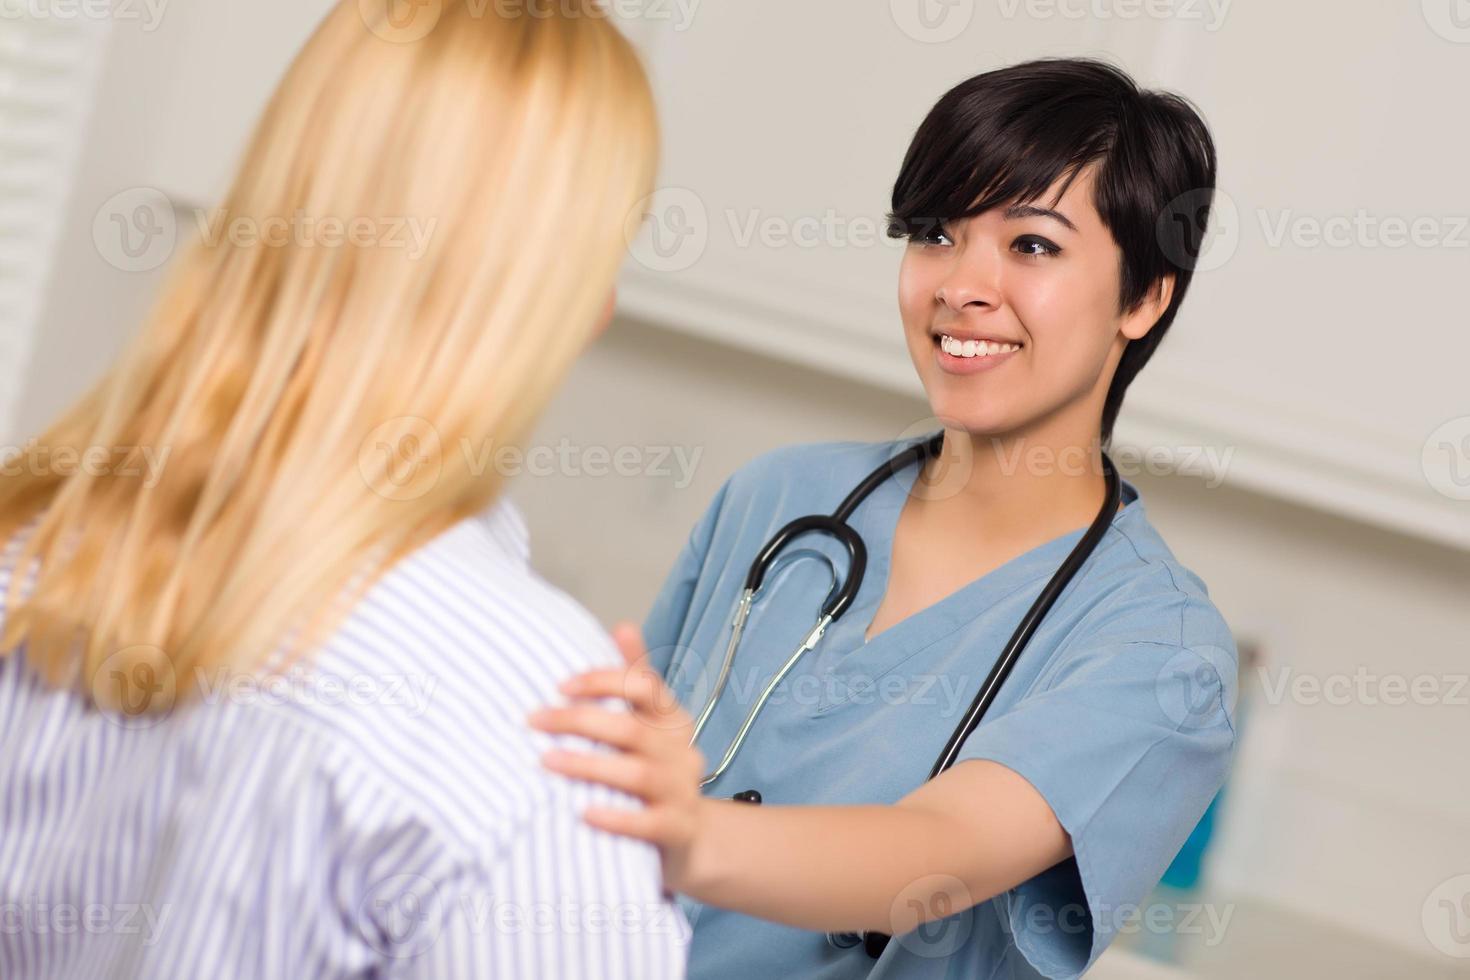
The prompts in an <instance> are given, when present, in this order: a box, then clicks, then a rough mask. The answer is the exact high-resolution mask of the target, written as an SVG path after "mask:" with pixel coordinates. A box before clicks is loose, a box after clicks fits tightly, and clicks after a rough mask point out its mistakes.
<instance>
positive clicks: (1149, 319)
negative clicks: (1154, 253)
mask: <svg viewBox="0 0 1470 980" xmlns="http://www.w3.org/2000/svg"><path fill="white" fill-rule="evenodd" d="M1173 299H1174V274H1173V273H1168V274H1167V275H1163V276H1160V277H1159V278H1158V279H1155V280H1154V284H1153V286H1152V287H1151V288H1150V289H1149V291H1148V295H1146V296H1144V297H1143V299H1141V300H1139V302H1138V305H1137V306H1136V307H1134V308H1133V309H1132V310H1130V311H1128V312H1127V313H1124V314H1123V322H1122V323H1121V324H1120V325H1119V327H1118V332H1119V333H1121V334H1122V335H1123V336H1125V337H1127V338H1128V339H1129V340H1139V339H1141V338H1143V337H1144V336H1145V335H1146V334H1147V333H1148V332H1149V331H1150V330H1152V329H1153V327H1154V324H1156V323H1158V322H1159V318H1160V317H1162V316H1163V315H1164V313H1165V312H1167V311H1168V309H1169V303H1170V302H1172V301H1173Z"/></svg>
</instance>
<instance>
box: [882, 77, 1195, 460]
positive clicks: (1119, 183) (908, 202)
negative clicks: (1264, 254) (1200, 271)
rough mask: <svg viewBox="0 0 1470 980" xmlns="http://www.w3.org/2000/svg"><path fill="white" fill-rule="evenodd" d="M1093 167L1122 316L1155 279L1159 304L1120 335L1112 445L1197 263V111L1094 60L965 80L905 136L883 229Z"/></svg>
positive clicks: (916, 227) (1106, 423)
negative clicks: (1115, 256)
mask: <svg viewBox="0 0 1470 980" xmlns="http://www.w3.org/2000/svg"><path fill="white" fill-rule="evenodd" d="M1092 163H1097V164H1098V172H1097V179H1096V183H1095V190H1094V201H1093V204H1094V206H1095V207H1096V208H1097V212H1098V215H1099V216H1100V217H1101V218H1102V221H1103V224H1104V225H1106V226H1107V228H1108V229H1109V230H1110V231H1111V232H1112V235H1113V239H1114V240H1115V241H1116V242H1117V243H1118V246H1119V248H1120V249H1121V250H1122V253H1123V257H1122V268H1121V269H1120V287H1119V293H1120V295H1119V298H1118V302H1119V310H1120V312H1128V311H1130V310H1133V309H1135V308H1137V306H1138V304H1139V303H1140V302H1141V301H1142V300H1143V299H1144V298H1146V297H1147V296H1148V294H1149V292H1150V291H1151V290H1152V288H1153V287H1154V286H1155V284H1156V283H1158V282H1159V281H1160V280H1161V279H1163V278H1164V277H1165V276H1167V275H1170V274H1172V275H1173V276H1174V279H1175V282H1174V293H1173V297H1172V299H1171V302H1170V303H1169V308H1168V309H1167V310H1166V311H1165V312H1164V315H1163V316H1161V317H1159V320H1158V322H1157V323H1155V324H1154V326H1153V328H1152V329H1150V330H1149V332H1148V334H1147V335H1145V336H1144V337H1143V338H1142V339H1141V340H1134V341H1130V342H1129V344H1128V346H1127V348H1126V349H1125V350H1124V352H1123V358H1122V360H1121V361H1120V362H1119V364H1118V369H1117V373H1116V374H1115V375H1114V377H1113V381H1112V386H1111V387H1110V388H1109V389H1108V396H1107V401H1106V403H1105V404H1104V407H1103V416H1102V433H1101V435H1102V442H1103V445H1104V446H1106V445H1108V444H1109V443H1110V442H1111V440H1112V435H1113V424H1114V422H1115V421H1116V420H1117V417H1118V410H1119V409H1120V408H1121V407H1122V404H1123V395H1124V393H1125V392H1126V391H1127V390H1128V385H1129V384H1130V383H1132V381H1133V379H1134V377H1136V376H1137V375H1138V372H1139V371H1140V370H1141V369H1142V368H1143V366H1144V364H1146V363H1148V360H1149V358H1150V357H1152V356H1153V352H1154V350H1155V348H1157V347H1158V346H1159V343H1160V341H1162V340H1163V338H1164V334H1165V333H1166V332H1168V329H1169V325H1170V324H1171V323H1173V322H1174V315H1175V314H1176V313H1177V312H1178V310H1179V304H1180V303H1182V302H1183V301H1184V294H1185V293H1186V292H1187V291H1188V289H1189V283H1190V280H1191V279H1192V278H1193V273H1194V266H1195V263H1196V261H1197V260H1198V258H1199V253H1200V248H1201V245H1202V242H1203V239H1204V231H1205V227H1206V225H1207V223H1208V220H1209V213H1210V207H1211V203H1212V201H1213V200H1214V192H1215V166H1216V161H1215V144H1214V141H1213V140H1212V139H1211V137H1210V131H1209V129H1208V127H1207V126H1206V125H1205V123H1204V121H1203V119H1201V117H1200V114H1199V112H1198V111H1197V110H1196V109H1195V108H1194V106H1193V105H1192V104H1191V103H1190V102H1188V101H1187V100H1186V99H1184V98H1183V97H1181V96H1178V95H1175V94H1173V93H1170V92H1162V91H1149V90H1145V89H1141V88H1140V87H1139V86H1138V84H1137V83H1136V82H1135V81H1134V80H1133V79H1132V77H1130V76H1129V75H1128V73H1127V72H1125V71H1123V70H1122V69H1121V68H1118V67H1116V66H1114V65H1112V64H1109V63H1107V62H1105V61H1099V60H1095V59H1092V58H1042V59H1038V60H1034V61H1026V62H1022V63H1020V64H1016V65H1011V66H1009V67H1005V68H999V69H996V70H994V71H988V72H985V73H984V74H981V75H976V76H975V77H974V78H971V79H969V80H968V81H965V82H961V83H960V84H959V85H957V86H955V87H954V88H953V89H951V90H950V91H949V92H947V93H946V94H945V95H944V97H943V98H941V99H940V100H939V102H938V104H937V105H935V106H934V108H933V109H932V110H931V111H930V113H929V115H928V117H927V118H925V120H924V122H923V124H922V125H921V126H920V127H919V130H918V132H917V133H916V134H915V135H914V139H913V143H912V144H910V146H909V150H908V153H907V155H906V156H905V157H904V161H903V167H902V168H901V170H900V171H899V175H898V180H897V181H896V182H895V183H894V185H893V204H892V210H891V211H890V212H889V215H888V221H889V230H888V234H889V235H890V236H892V237H894V238H905V237H913V236H915V235H922V234H927V233H928V232H930V231H932V230H933V229H934V227H935V225H936V224H938V223H940V222H943V221H953V220H958V219H961V218H968V217H973V216H974V215H977V214H980V213H981V212H983V211H988V210H990V209H991V208H993V207H996V206H999V205H1008V204H1012V203H1016V202H1020V201H1030V200H1034V199H1036V198H1038V197H1040V195H1041V194H1043V193H1045V191H1046V189H1047V188H1048V187H1050V186H1051V185H1052V184H1053V183H1054V182H1056V181H1057V180H1058V179H1059V178H1061V177H1063V176H1065V177H1066V184H1064V186H1069V185H1070V184H1071V182H1072V181H1073V180H1074V179H1076V176H1077V174H1078V173H1079V172H1080V171H1081V170H1083V169H1084V168H1085V167H1086V166H1088V165H1089V164H1092Z"/></svg>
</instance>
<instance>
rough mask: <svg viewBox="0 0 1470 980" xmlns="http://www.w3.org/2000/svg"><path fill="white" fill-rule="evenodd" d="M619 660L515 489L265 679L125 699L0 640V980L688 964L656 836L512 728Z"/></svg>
mask: <svg viewBox="0 0 1470 980" xmlns="http://www.w3.org/2000/svg"><path fill="white" fill-rule="evenodd" d="M17 544H18V540H17V541H13V542H11V550H10V551H9V552H7V555H6V560H4V561H0V622H3V619H4V612H5V610H4V605H3V602H4V600H3V590H4V589H5V588H6V587H7V586H8V584H9V577H10V574H11V572H10V566H11V565H13V564H14V557H15V552H14V549H15V547H16V546H17ZM618 662H619V657H618V654H617V651H616V650H615V649H614V648H613V646H612V643H611V641H610V640H609V639H608V637H607V636H606V634H605V633H604V632H603V631H602V629H601V628H600V627H599V626H598V625H597V624H596V622H595V621H594V620H593V619H592V618H591V617H590V616H589V615H588V614H587V613H586V612H585V611H584V610H583V609H581V608H580V607H579V606H577V605H576V604H575V603H574V602H572V601H571V600H570V599H568V598H567V597H566V596H565V595H563V594H562V593H561V592H559V591H558V590H556V589H555V588H553V587H552V586H550V585H548V584H547V583H546V582H545V581H543V580H542V579H540V578H539V577H538V576H537V575H536V574H535V573H534V572H533V571H532V570H531V568H530V566H529V564H528V547H527V536H526V531H525V525H524V523H523V522H522V520H521V518H520V515H519V514H518V513H517V512H516V510H515V509H514V507H513V506H512V505H511V504H509V502H502V503H500V504H498V505H497V506H495V507H494V508H492V509H491V510H489V511H487V512H486V513H485V514H483V515H480V516H477V517H474V518H471V519H468V520H465V521H462V522H460V523H459V524H457V525H455V526H454V527H452V528H450V529H449V530H447V531H446V532H444V533H443V534H442V535H440V536H439V537H437V538H436V539H434V540H433V541H432V542H430V543H429V544H427V545H426V546H424V547H423V548H421V549H419V550H418V551H417V552H415V553H414V554H412V555H409V556H408V557H407V558H406V559H404V560H403V561H402V562H401V563H399V564H398V565H397V566H395V567H394V568H393V569H392V570H391V571H389V572H388V573H387V574H386V575H385V576H384V577H383V578H382V579H381V580H380V581H379V582H378V583H377V584H376V585H375V586H374V587H373V588H372V590H371V591H370V592H369V593H368V595H367V596H366V597H365V598H364V599H363V600H362V601H361V602H360V603H359V604H358V605H357V606H356V607H355V608H354V610H353V611H352V613H351V614H350V615H349V616H348V618H347V619H346V620H345V621H344V622H343V624H342V625H341V627H340V628H339V629H338V630H337V632H336V633H335V635H334V636H333V637H332V639H331V640H330V641H329V642H328V643H327V644H326V645H325V646H324V647H323V648H322V649H321V650H319V651H318V652H316V653H315V654H313V655H312V656H311V657H310V658H309V659H308V660H307V661H306V662H305V663H304V664H303V665H302V666H301V668H300V669H296V668H293V669H292V670H291V672H289V673H288V674H287V675H285V676H284V677H283V678H280V679H278V680H277V681H274V682H272V683H261V682H259V681H256V680H252V679H250V678H248V677H246V676H244V675H240V676H230V675H225V674H221V673H218V672H212V671H204V672H203V673H201V674H199V675H196V676H195V677H193V678H189V679H176V680H177V684H178V685H179V686H180V687H182V686H183V685H184V684H186V683H189V684H194V685H196V686H197V690H198V691H199V692H200V693H199V695H198V696H197V697H196V698H195V699H194V702H193V703H192V704H184V705H182V706H181V707H180V708H178V709H177V710H175V711H171V712H167V713H164V714H162V715H145V714H138V715H133V716H128V715H126V714H117V713H104V712H100V711H98V710H96V709H90V708H88V707H86V705H85V704H84V702H83V699H82V698H80V697H79V696H78V695H77V694H76V693H74V692H70V691H59V690H55V689H51V688H48V687H46V686H45V685H44V684H42V683H41V682H40V680H39V679H38V678H36V677H35V676H34V674H33V673H32V672H31V671H30V670H29V669H28V668H27V667H26V665H25V651H24V648H23V647H22V648H21V649H20V650H19V651H17V652H16V653H14V654H12V655H11V656H8V657H5V658H0V977H4V978H5V980H21V978H31V977H47V978H52V977H77V978H83V977H84V978H88V980H91V978H94V977H149V978H152V977H188V978H195V977H206V976H207V977H270V978H290V977H347V976H354V977H363V976H394V977H425V978H428V977H434V978H445V977H471V976H473V977H507V978H521V977H526V978H540V977H609V978H624V977H626V978H630V980H643V978H655V980H657V978H665V977H670V978H677V977H682V976H683V975H684V961H685V950H686V947H687V944H688V938H689V927H688V923H687V921H686V920H685V919H684V918H683V916H682V914H681V913H680V912H679V911H678V909H677V907H676V906H675V905H674V904H673V903H672V902H671V901H670V900H669V899H668V897H667V896H666V895H665V894H664V893H663V891H662V888H661V885H660V871H659V861H658V854H657V852H656V850H655V849H654V848H652V847H651V846H648V845H644V844H641V843H638V842H633V841H627V840H622V839H619V838H615V837H613V836H611V835H608V834H604V833H601V832H598V831H595V830H593V829H591V828H589V827H588V826H586V824H585V823H583V822H582V820H581V819H580V817H579V813H580V811H581V810H582V808H584V807H586V806H588V805H613V806H634V805H636V803H635V802H634V801H632V800H631V799H629V798H628V797H626V796H624V795H622V794H619V793H615V792H613V791H610V790H606V789H602V788H599V787H594V786H590V785H587V784H582V783H577V782H574V781H571V780H567V779H563V778H561V777H559V776H556V775H554V774H551V773H548V772H546V771H545V770H544V769H543V768H542V767H541V766H540V763H539V756H540V754H541V753H542V752H543V751H545V749H547V748H549V747H551V746H552V745H553V744H560V745H562V746H564V747H571V748H585V746H586V743H584V742H582V741H581V740H579V739H572V738H555V737H552V736H547V735H544V734H542V733H539V732H535V731H532V730H531V729H529V728H528V727H527V726H526V725H525V723H524V718H525V715H526V714H527V713H528V712H530V711H531V710H533V709H534V708H536V707H539V706H541V705H542V704H545V703H548V702H554V701H558V700H560V698H559V696H558V694H557V692H556V685H557V683H558V682H559V681H560V680H561V679H563V678H564V677H567V676H569V675H571V674H573V673H576V672H578V671H582V670H586V669H591V668H593V667H598V666H607V665H612V664H616V663H618ZM105 673H106V671H105V670H104V671H103V675H105Z"/></svg>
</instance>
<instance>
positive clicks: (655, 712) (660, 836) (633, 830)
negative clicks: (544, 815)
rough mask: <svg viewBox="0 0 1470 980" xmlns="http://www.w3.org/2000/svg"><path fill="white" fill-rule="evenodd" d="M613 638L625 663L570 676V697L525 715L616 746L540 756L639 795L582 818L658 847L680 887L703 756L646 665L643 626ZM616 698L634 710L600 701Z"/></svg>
mask: <svg viewBox="0 0 1470 980" xmlns="http://www.w3.org/2000/svg"><path fill="white" fill-rule="evenodd" d="M613 639H614V640H615V641H616V642H617V645H618V649H619V651H621V653H622V655H623V660H624V661H625V663H626V666H624V667H623V668H622V669H614V670H594V671H589V672H587V673H584V674H578V675H577V676H575V677H571V678H568V679H567V680H566V681H563V682H562V684H561V686H560V689H561V692H562V693H563V694H566V695H568V696H569V697H570V698H572V699H573V700H572V703H571V704H569V705H568V706H566V707H548V708H542V709H541V710H539V711H536V712H534V713H532V714H531V716H530V717H529V718H528V719H527V721H528V723H529V724H530V725H531V727H533V728H536V729H538V730H540V731H544V732H554V733H561V734H566V735H581V736H583V737H585V738H589V739H592V740H593V741H596V742H601V743H602V744H604V745H606V746H608V747H609V748H611V749H613V750H614V751H613V752H611V753H605V752H604V753H595V754H594V753H581V752H568V751H563V750H552V751H550V752H547V753H546V754H545V755H544V756H542V764H543V765H545V766H546V768H548V769H550V770H552V771H553V772H558V773H561V774H562V775H565V776H570V777H572V778H574V779H584V780H587V781H589V782H594V783H601V784H603V785H604V786H610V787H612V788H613V789H618V790H622V791H624V792H626V793H630V794H632V795H634V796H636V797H638V798H639V799H641V800H642V801H643V802H644V804H645V805H644V808H643V809H642V810H622V809H609V808H606V807H591V808H588V809H587V810H586V812H585V813H584V814H583V818H584V819H585V820H586V821H587V823H589V824H591V825H592V826H594V827H598V828H601V829H603V830H606V831H609V832H611V833H614V834H619V835H621V836H624V837H633V838H637V839H638V840H645V841H649V842H651V843H653V844H655V845H657V846H658V848H659V851H660V853H661V854H662V857H663V868H664V884H665V887H667V888H669V889H671V890H673V891H682V890H684V889H683V887H682V884H681V883H682V882H683V881H684V879H685V876H686V874H687V873H688V872H689V870H690V866H691V864H692V861H691V855H692V853H693V850H694V845H695V843H696V841H697V840H698V839H699V837H700V830H701V828H702V824H703V813H704V808H703V802H704V798H703V796H702V794H701V793H700V790H699V781H700V779H702V778H703V776H704V772H705V759H704V755H703V753H701V752H700V751H699V750H698V749H697V748H694V747H693V746H691V745H690V744H689V742H690V739H691V737H692V736H693V734H694V719H693V718H691V717H690V716H689V714H688V712H686V711H685V710H684V709H683V708H682V707H680V705H679V701H678V699H677V698H676V697H675V696H674V693H673V692H672V691H670V690H669V688H668V686H667V685H665V684H664V681H663V678H662V677H660V676H659V675H658V673H656V672H655V671H654V670H652V669H651V668H650V667H649V666H648V655H647V651H646V650H645V648H644V645H643V637H642V634H641V633H640V631H639V629H638V627H636V626H634V625H632V624H630V623H621V624H619V625H618V626H617V627H616V628H614V630H613ZM610 697H611V698H620V699H622V700H623V701H625V702H626V703H627V705H628V707H629V709H630V710H628V711H612V710H608V709H607V708H603V707H599V706H598V705H597V703H596V702H597V701H598V699H601V698H610Z"/></svg>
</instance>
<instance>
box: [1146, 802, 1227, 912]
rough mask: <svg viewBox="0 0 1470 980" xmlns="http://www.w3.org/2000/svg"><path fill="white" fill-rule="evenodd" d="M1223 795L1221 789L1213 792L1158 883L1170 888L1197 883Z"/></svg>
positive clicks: (1191, 886) (1192, 885) (1190, 886)
mask: <svg viewBox="0 0 1470 980" xmlns="http://www.w3.org/2000/svg"><path fill="white" fill-rule="evenodd" d="M1224 795H1225V791H1224V790H1223V789H1222V790H1221V791H1220V792H1218V793H1216V794H1215V798H1214V799H1213V800H1211V801H1210V805H1209V806H1208V807H1206V808H1205V815H1204V816H1202V817H1200V819H1199V823H1197V824H1195V825H1194V830H1192V831H1190V832H1189V836H1188V837H1187V838H1185V841H1184V846H1183V847H1181V848H1179V853H1178V854H1176V855H1174V860H1173V862H1172V863H1171V864H1170V865H1169V868H1168V870H1167V871H1165V872H1164V877H1163V879H1162V880H1161V882H1160V884H1164V885H1168V886H1169V887H1170V888H1193V887H1194V886H1195V885H1197V884H1199V879H1200V868H1201V867H1202V866H1203V864H1204V858H1205V850H1206V848H1208V847H1209V846H1210V837H1211V835H1212V834H1213V833H1214V830H1215V812H1216V811H1217V810H1218V809H1219V808H1220V800H1221V798H1222V797H1223V796H1224Z"/></svg>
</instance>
